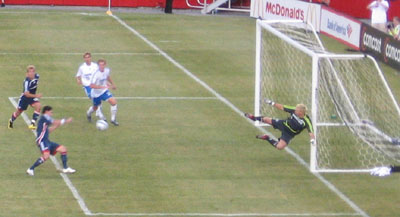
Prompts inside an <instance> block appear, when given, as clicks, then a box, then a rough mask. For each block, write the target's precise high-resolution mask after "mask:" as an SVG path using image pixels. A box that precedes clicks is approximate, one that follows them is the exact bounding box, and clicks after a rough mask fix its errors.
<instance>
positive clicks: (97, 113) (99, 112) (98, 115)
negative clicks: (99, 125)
mask: <svg viewBox="0 0 400 217" xmlns="http://www.w3.org/2000/svg"><path fill="white" fill-rule="evenodd" d="M102 108H103V107H102V105H100V106H99V107H97V110H96V116H97V117H98V118H99V119H101V120H105V117H104V114H103V110H102Z"/></svg>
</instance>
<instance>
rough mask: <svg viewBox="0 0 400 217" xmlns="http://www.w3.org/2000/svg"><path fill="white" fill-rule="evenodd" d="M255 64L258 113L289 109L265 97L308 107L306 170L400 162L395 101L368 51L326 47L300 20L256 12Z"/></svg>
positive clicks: (399, 129)
mask: <svg viewBox="0 0 400 217" xmlns="http://www.w3.org/2000/svg"><path fill="white" fill-rule="evenodd" d="M255 71H256V76H255V103H254V108H255V111H254V113H255V115H256V116H269V117H272V118H280V119H285V118H286V116H287V114H282V113H283V112H281V111H277V109H274V108H272V107H271V106H268V105H267V104H266V103H265V102H264V99H271V100H274V101H275V102H278V103H282V104H286V105H296V104H298V103H304V104H305V105H307V106H308V107H309V112H308V114H309V115H310V117H311V119H312V124H313V126H314V131H315V132H314V133H315V136H316V145H311V147H310V170H311V171H313V172H369V171H371V169H372V168H373V167H376V166H384V165H388V164H393V163H400V141H399V138H400V124H399V123H400V107H399V105H398V103H397V101H396V99H395V97H394V95H393V93H392V91H391V89H390V87H389V85H388V83H387V81H386V79H385V77H384V75H383V73H382V71H381V70H380V68H379V66H378V64H377V62H376V61H375V59H374V58H373V57H371V56H368V55H363V54H334V53H330V52H328V51H326V50H325V48H324V46H323V44H322V42H321V40H320V39H319V35H318V33H317V32H316V31H315V30H314V28H313V26H311V25H309V24H307V23H304V22H303V21H289V20H281V21H272V20H269V21H266V20H257V27H256V70H255ZM256 125H258V126H266V125H265V124H262V123H259V122H256ZM299 137H301V136H299ZM298 140H300V141H305V138H304V137H303V138H302V139H298ZM296 142H297V141H296V139H295V140H294V141H292V143H296Z"/></svg>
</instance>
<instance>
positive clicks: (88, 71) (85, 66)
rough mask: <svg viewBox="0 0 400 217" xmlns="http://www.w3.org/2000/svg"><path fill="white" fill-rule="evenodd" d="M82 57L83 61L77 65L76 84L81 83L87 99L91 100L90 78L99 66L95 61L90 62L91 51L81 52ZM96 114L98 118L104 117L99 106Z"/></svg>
mask: <svg viewBox="0 0 400 217" xmlns="http://www.w3.org/2000/svg"><path fill="white" fill-rule="evenodd" d="M83 59H84V60H85V62H84V63H82V64H81V65H80V66H79V69H78V72H77V73H76V76H75V77H76V81H77V82H78V84H79V85H82V87H83V90H84V91H85V93H86V96H88V97H89V99H90V100H91V99H92V98H91V95H90V92H91V90H92V88H90V81H91V80H92V76H93V75H94V73H95V72H96V71H97V70H98V69H99V67H98V65H97V63H94V62H92V54H91V53H85V54H83ZM96 116H97V117H99V118H100V119H105V118H104V115H103V112H102V110H101V106H100V108H99V109H98V110H97V111H96Z"/></svg>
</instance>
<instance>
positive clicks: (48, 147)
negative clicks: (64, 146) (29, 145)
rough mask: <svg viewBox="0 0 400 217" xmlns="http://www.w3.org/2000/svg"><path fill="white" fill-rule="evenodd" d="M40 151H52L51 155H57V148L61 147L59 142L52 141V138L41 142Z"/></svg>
mask: <svg viewBox="0 0 400 217" xmlns="http://www.w3.org/2000/svg"><path fill="white" fill-rule="evenodd" d="M38 146H39V149H40V151H41V152H42V153H43V152H50V154H51V155H55V154H56V153H57V151H56V150H57V148H58V147H60V145H59V144H57V143H55V142H52V141H50V140H42V141H41V142H40V143H39V144H38Z"/></svg>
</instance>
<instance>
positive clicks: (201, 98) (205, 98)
mask: <svg viewBox="0 0 400 217" xmlns="http://www.w3.org/2000/svg"><path fill="white" fill-rule="evenodd" d="M10 98H12V99H18V98H19V97H10ZM114 98H115V99H119V100H218V98H217V97H191V96H182V97H179V96H120V97H114ZM41 99H68V100H69V99H70V100H90V99H89V98H88V97H83V96H82V97H81V96H44V97H41Z"/></svg>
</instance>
